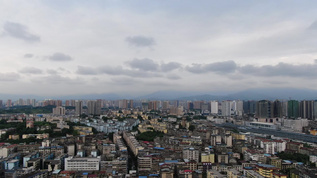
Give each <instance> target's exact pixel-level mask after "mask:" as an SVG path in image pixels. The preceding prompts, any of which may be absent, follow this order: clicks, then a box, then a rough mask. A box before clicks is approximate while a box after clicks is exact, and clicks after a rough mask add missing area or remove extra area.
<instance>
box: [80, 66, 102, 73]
mask: <svg viewBox="0 0 317 178" xmlns="http://www.w3.org/2000/svg"><path fill="white" fill-rule="evenodd" d="M76 73H77V74H81V75H96V74H98V71H97V70H96V69H94V68H92V67H85V66H78V69H77V71H76Z"/></svg>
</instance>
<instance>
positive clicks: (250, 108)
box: [243, 101, 256, 114]
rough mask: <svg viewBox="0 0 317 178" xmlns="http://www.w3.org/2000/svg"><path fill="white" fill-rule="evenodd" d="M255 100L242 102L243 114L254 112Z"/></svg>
mask: <svg viewBox="0 0 317 178" xmlns="http://www.w3.org/2000/svg"><path fill="white" fill-rule="evenodd" d="M255 110H256V101H244V102H243V112H244V113H245V114H255Z"/></svg>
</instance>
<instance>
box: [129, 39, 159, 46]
mask: <svg viewBox="0 0 317 178" xmlns="http://www.w3.org/2000/svg"><path fill="white" fill-rule="evenodd" d="M125 40H126V41H127V42H128V43H129V44H130V45H132V46H136V47H151V46H153V45H155V40H154V39H153V38H151V37H145V36H131V37H127V38H126V39H125Z"/></svg>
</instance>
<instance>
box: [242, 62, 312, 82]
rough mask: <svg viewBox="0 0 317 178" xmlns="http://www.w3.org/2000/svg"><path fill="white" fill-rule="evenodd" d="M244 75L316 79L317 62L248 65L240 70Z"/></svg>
mask: <svg viewBox="0 0 317 178" xmlns="http://www.w3.org/2000/svg"><path fill="white" fill-rule="evenodd" d="M239 72H240V73H243V74H252V75H256V76H264V77H270V76H288V77H308V78H314V77H316V75H317V60H315V62H314V64H300V65H293V64H287V63H283V62H281V63H278V64H277V65H264V66H253V65H246V66H242V67H240V68H239Z"/></svg>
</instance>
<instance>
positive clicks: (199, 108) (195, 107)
mask: <svg viewBox="0 0 317 178" xmlns="http://www.w3.org/2000/svg"><path fill="white" fill-rule="evenodd" d="M203 103H204V101H194V108H193V109H197V110H201V105H202V104H203Z"/></svg>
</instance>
